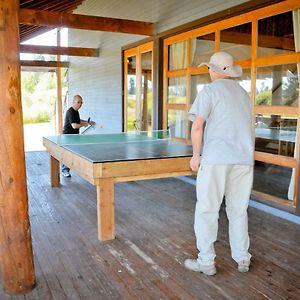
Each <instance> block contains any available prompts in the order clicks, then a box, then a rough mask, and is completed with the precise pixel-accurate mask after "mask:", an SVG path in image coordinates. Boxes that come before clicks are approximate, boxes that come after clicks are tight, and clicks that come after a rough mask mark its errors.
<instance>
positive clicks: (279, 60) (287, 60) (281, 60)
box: [254, 52, 300, 67]
mask: <svg viewBox="0 0 300 300" xmlns="http://www.w3.org/2000/svg"><path fill="white" fill-rule="evenodd" d="M297 62H300V52H295V53H287V54H278V55H271V56H267V57H266V56H264V57H257V58H256V59H254V63H255V65H256V67H267V66H276V65H286V64H294V63H297Z"/></svg>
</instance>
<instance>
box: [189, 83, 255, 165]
mask: <svg viewBox="0 0 300 300" xmlns="http://www.w3.org/2000/svg"><path fill="white" fill-rule="evenodd" d="M196 116H200V117H202V118H203V119H204V120H205V121H206V124H205V129H204V137H203V149H202V157H201V164H202V165H223V164H225V165H228V164H238V165H253V163H254V161H253V159H254V132H253V126H252V109H251V102H250V99H249V96H248V94H247V93H246V91H245V90H244V89H243V88H242V87H241V86H240V85H239V83H238V82H237V81H235V80H232V79H217V80H215V81H213V82H212V83H210V84H208V85H206V86H205V87H204V88H203V90H201V91H200V92H199V93H198V95H197V97H196V99H195V101H194V103H193V105H192V107H191V109H190V111H189V118H190V120H191V121H194V119H195V117H196Z"/></svg>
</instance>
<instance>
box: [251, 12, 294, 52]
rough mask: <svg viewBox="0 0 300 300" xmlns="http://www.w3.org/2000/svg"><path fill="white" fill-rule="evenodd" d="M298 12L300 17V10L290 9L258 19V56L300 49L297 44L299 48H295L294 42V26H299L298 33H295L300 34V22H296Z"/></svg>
mask: <svg viewBox="0 0 300 300" xmlns="http://www.w3.org/2000/svg"><path fill="white" fill-rule="evenodd" d="M293 14H294V15H293ZM296 14H298V19H299V10H298V12H296V11H295V12H294V13H293V12H292V11H289V12H286V13H283V14H279V15H276V16H271V17H269V18H265V19H261V20H259V21H258V49H257V55H258V56H268V55H275V54H283V53H289V52H295V51H297V52H299V51H300V49H299V48H300V45H296V48H297V49H295V42H294V28H297V29H296V30H297V31H298V33H297V32H295V33H296V34H298V35H299V30H300V29H299V24H296V22H295V21H296V18H295V17H296ZM293 23H295V24H293ZM299 43H300V42H299Z"/></svg>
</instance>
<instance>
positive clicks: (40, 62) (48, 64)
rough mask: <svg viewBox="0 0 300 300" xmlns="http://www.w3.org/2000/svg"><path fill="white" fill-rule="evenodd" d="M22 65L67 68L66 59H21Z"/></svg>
mask: <svg viewBox="0 0 300 300" xmlns="http://www.w3.org/2000/svg"><path fill="white" fill-rule="evenodd" d="M21 66H22V67H45V68H68V67H69V62H68V61H53V60H52V61H45V60H21Z"/></svg>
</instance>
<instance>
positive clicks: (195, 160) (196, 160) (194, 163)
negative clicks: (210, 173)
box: [190, 156, 200, 172]
mask: <svg viewBox="0 0 300 300" xmlns="http://www.w3.org/2000/svg"><path fill="white" fill-rule="evenodd" d="M199 166H200V156H193V157H192V158H191V160H190V167H191V169H192V171H193V172H197V171H198V169H199Z"/></svg>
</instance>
